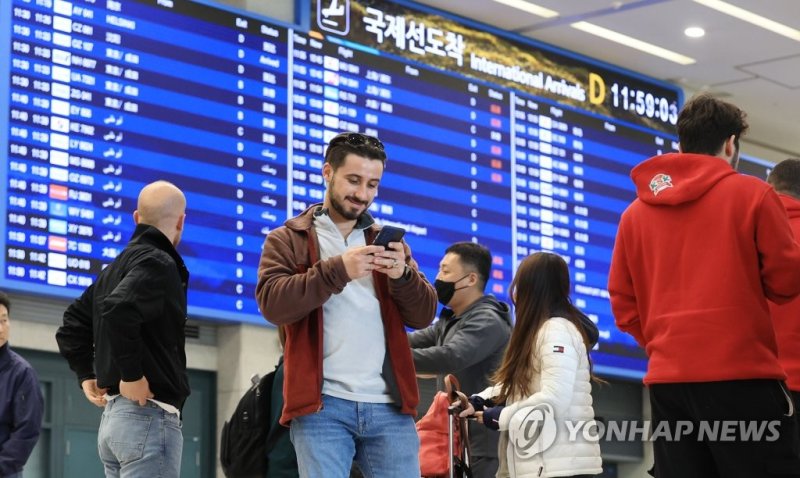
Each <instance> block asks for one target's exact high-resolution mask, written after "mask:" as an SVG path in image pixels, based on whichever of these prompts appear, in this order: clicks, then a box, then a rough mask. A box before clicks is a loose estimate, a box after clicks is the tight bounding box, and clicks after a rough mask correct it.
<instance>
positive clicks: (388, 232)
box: [372, 226, 406, 247]
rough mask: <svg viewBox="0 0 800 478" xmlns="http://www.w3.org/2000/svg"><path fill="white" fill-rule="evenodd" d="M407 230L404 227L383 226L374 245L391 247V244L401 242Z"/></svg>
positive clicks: (373, 242)
mask: <svg viewBox="0 0 800 478" xmlns="http://www.w3.org/2000/svg"><path fill="white" fill-rule="evenodd" d="M405 233H406V230H405V229H403V228H402V227H394V226H383V227H382V228H381V230H380V231H378V235H377V236H375V240H374V241H372V244H373V245H375V246H383V247H389V243H390V242H400V240H401V239H402V238H403V234H405Z"/></svg>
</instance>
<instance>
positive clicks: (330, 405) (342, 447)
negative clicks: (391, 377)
mask: <svg viewBox="0 0 800 478" xmlns="http://www.w3.org/2000/svg"><path fill="white" fill-rule="evenodd" d="M290 436H291V438H292V444H294V449H295V452H297V465H298V468H299V471H300V478H347V477H348V476H349V475H350V466H351V465H352V462H353V458H354V457H355V460H356V461H357V462H358V466H359V468H361V472H362V473H363V474H364V477H365V478H412V477H419V438H418V437H417V430H416V428H415V427H414V419H413V418H412V417H411V416H410V415H404V414H402V413H400V409H399V408H397V407H396V406H394V405H392V404H390V403H364V402H353V401H350V400H343V399H341V398H335V397H331V396H328V395H323V396H322V410H320V411H319V412H318V413H313V414H311V415H305V416H302V417H297V418H294V419H292V425H291V428H290Z"/></svg>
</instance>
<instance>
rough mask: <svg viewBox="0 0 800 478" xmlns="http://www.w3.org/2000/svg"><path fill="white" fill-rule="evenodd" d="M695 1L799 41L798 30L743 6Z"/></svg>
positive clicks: (713, 0)
mask: <svg viewBox="0 0 800 478" xmlns="http://www.w3.org/2000/svg"><path fill="white" fill-rule="evenodd" d="M694 1H695V2H696V3H699V4H701V5H705V6H706V7H708V8H713V9H714V10H717V11H719V12H722V13H725V14H727V15H730V16H732V17H736V18H738V19H739V20H743V21H745V22H748V23H752V24H753V25H755V26H758V27H761V28H764V29H766V30H769V31H771V32H774V33H777V34H778V35H783V36H785V37H788V38H791V39H792V40H795V41H800V30H797V29H794V28H792V27H789V26H786V25H784V24H782V23H778V22H776V21H773V20H770V19H769V18H766V17H762V16H761V15H756V14H755V13H753V12H751V11H749V10H745V9H744V8H740V7H737V6H735V5H731V4H730V3H727V2H723V1H721V0H694Z"/></svg>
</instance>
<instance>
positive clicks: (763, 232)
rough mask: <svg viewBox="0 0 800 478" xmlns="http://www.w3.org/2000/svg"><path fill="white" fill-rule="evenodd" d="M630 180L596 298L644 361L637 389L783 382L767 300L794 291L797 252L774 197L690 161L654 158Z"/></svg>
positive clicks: (797, 289)
mask: <svg viewBox="0 0 800 478" xmlns="http://www.w3.org/2000/svg"><path fill="white" fill-rule="evenodd" d="M631 178H632V179H633V182H634V183H635V184H636V193H637V196H638V199H636V200H635V201H634V202H633V203H632V204H631V205H630V206H629V207H628V209H627V210H626V211H625V212H624V213H623V214H622V218H621V220H620V224H619V231H618V233H617V238H616V243H615V245H614V253H613V257H612V259H611V270H610V272H609V282H608V290H609V293H610V296H611V308H612V310H613V312H614V317H615V319H616V323H617V327H619V328H620V330H622V331H624V332H627V333H629V334H631V335H633V336H634V337H635V338H636V341H637V342H638V343H639V345H641V346H642V347H644V348H645V351H646V352H647V355H648V357H649V359H650V360H649V363H648V370H647V375H646V376H645V379H644V381H645V383H647V384H652V383H679V382H713V381H721V380H740V379H756V378H764V379H780V380H783V379H785V378H786V374H785V373H784V372H783V369H782V368H781V366H780V364H779V363H778V358H777V345H776V343H775V332H774V329H773V326H772V320H771V318H770V314H769V307H768V305H767V299H770V300H773V301H775V302H778V303H785V302H787V301H789V300H791V299H792V298H794V297H795V296H796V295H798V293H800V246H798V244H797V243H796V242H795V240H794V236H793V234H792V230H791V228H790V227H789V222H788V220H787V219H786V212H785V211H784V210H783V206H782V205H781V203H780V200H779V199H778V196H777V194H775V192H774V191H773V190H772V188H771V187H770V186H769V185H768V184H767V183H765V182H763V181H761V180H759V179H756V178H754V177H750V176H745V175H742V174H738V173H737V172H736V171H734V170H733V168H731V166H730V165H729V164H728V163H727V162H725V161H724V160H723V159H720V158H717V157H713V156H706V155H699V154H681V153H670V154H665V155H662V156H656V157H654V158H651V159H649V160H647V161H645V162H643V163H642V164H640V165H638V166H637V167H635V168H634V169H633V171H632V172H631Z"/></svg>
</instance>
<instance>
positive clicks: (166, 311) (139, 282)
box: [56, 224, 189, 409]
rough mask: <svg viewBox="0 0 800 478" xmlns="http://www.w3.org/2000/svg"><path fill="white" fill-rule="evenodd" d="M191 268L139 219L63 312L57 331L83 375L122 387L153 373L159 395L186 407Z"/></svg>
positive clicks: (116, 388)
mask: <svg viewBox="0 0 800 478" xmlns="http://www.w3.org/2000/svg"><path fill="white" fill-rule="evenodd" d="M188 281H189V271H188V270H187V269H186V265H185V264H184V263H183V259H182V258H181V256H180V255H179V254H178V251H176V250H175V247H174V246H173V245H172V243H171V242H170V241H169V239H167V237H166V236H164V234H162V233H161V231H159V230H158V229H156V228H155V227H152V226H148V225H146V224H139V225H138V226H136V230H135V231H134V233H133V237H132V238H131V240H130V242H129V243H128V245H127V246H126V247H125V249H124V250H123V251H122V252H121V253H120V255H119V256H117V258H116V259H114V261H113V262H112V263H111V264H109V265H108V267H106V268H105V269H104V270H103V271H102V272H101V273H100V274H99V275H98V277H97V280H96V281H95V282H94V284H92V285H91V286H89V287H88V288H87V289H86V290H85V291H84V293H83V294H82V295H81V296H80V297H79V298H78V299H77V300H75V302H73V303H72V304H71V305H70V306H69V307H68V308H67V310H66V312H64V324H63V325H62V326H61V327H59V329H58V331H57V332H56V341H57V342H58V349H59V351H60V352H61V355H63V356H64V358H66V359H67V361H68V362H69V366H70V368H71V369H72V370H73V371H74V372H75V373H76V374H77V376H78V383H82V382H83V381H84V380H86V379H92V378H95V377H96V378H97V385H98V386H99V387H101V388H108V393H109V394H117V393H119V382H120V380H124V381H126V382H131V381H135V380H138V379H140V378H142V376H144V377H146V378H147V381H148V383H149V384H150V390H151V391H152V392H153V394H154V395H155V397H154V398H155V399H156V400H158V401H161V402H165V403H169V404H171V405H174V406H175V407H177V408H178V409H182V408H183V403H184V402H185V401H186V397H188V396H189V380H188V377H187V376H186V352H185V336H184V325H185V323H186V287H187V284H188Z"/></svg>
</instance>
